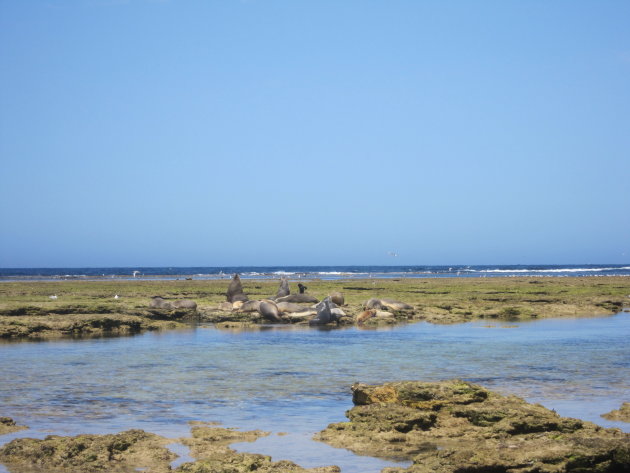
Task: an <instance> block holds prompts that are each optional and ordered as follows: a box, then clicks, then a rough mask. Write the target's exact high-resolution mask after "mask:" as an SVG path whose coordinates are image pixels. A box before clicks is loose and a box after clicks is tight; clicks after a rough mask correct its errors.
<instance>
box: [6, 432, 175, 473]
mask: <svg viewBox="0 0 630 473" xmlns="http://www.w3.org/2000/svg"><path fill="white" fill-rule="evenodd" d="M166 443H167V441H166V439H164V438H163V437H159V436H157V435H154V434H150V433H147V432H144V431H143V430H128V431H126V432H121V433H119V434H108V435H78V436H76V437H60V436H57V435H49V436H48V437H46V438H45V439H43V440H39V439H32V438H20V439H15V440H13V441H11V442H9V443H8V444H6V445H5V446H3V447H2V448H0V461H1V462H2V463H5V464H6V465H7V466H9V470H10V471H12V472H13V471H16V472H22V471H32V470H36V471H47V472H82V473H84V472H85V473H88V472H128V471H133V470H134V467H142V468H145V469H146V470H147V471H152V472H156V473H157V472H163V471H168V469H169V468H168V465H169V463H170V462H171V461H173V460H174V459H175V458H176V455H175V454H174V453H172V452H171V451H169V450H168V449H167V448H166V447H165V444H166Z"/></svg>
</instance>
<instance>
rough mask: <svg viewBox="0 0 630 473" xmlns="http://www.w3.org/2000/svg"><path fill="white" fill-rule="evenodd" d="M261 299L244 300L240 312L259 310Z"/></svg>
mask: <svg viewBox="0 0 630 473" xmlns="http://www.w3.org/2000/svg"><path fill="white" fill-rule="evenodd" d="M259 306H260V301H247V302H243V305H242V306H241V307H239V309H238V310H239V312H258V307H259Z"/></svg>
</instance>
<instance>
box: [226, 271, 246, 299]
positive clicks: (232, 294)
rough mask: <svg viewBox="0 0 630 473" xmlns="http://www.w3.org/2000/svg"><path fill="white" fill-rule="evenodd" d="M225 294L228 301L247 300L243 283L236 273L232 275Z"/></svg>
mask: <svg viewBox="0 0 630 473" xmlns="http://www.w3.org/2000/svg"><path fill="white" fill-rule="evenodd" d="M225 296H226V297H227V301H228V302H236V301H243V302H245V301H246V300H247V295H246V294H245V293H244V292H243V284H241V277H240V276H239V275H238V273H237V274H235V275H234V277H232V280H231V281H230V285H229V286H228V289H227V292H226V294H225Z"/></svg>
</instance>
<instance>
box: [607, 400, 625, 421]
mask: <svg viewBox="0 0 630 473" xmlns="http://www.w3.org/2000/svg"><path fill="white" fill-rule="evenodd" d="M602 417H603V418H604V419H608V420H620V421H622V422H630V402H624V403H623V404H622V405H621V407H620V408H619V409H615V410H613V411H610V412H608V413H607V414H602Z"/></svg>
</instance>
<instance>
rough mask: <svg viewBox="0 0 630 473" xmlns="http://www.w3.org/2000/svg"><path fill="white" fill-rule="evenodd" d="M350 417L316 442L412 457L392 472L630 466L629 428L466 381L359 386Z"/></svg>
mask: <svg viewBox="0 0 630 473" xmlns="http://www.w3.org/2000/svg"><path fill="white" fill-rule="evenodd" d="M352 391H353V402H354V404H355V407H353V408H352V409H350V410H349V411H348V412H347V413H346V416H347V417H348V419H349V422H341V423H338V424H331V425H329V426H328V427H327V428H326V429H325V430H323V431H322V432H320V433H319V434H318V435H317V436H316V439H317V440H321V441H324V442H326V443H329V444H330V445H332V446H334V447H343V448H348V449H350V450H352V451H353V452H356V453H358V454H362V455H375V456H380V457H384V458H396V459H400V458H407V459H413V464H412V465H411V466H410V467H408V468H386V469H385V470H383V471H384V472H388V473H401V472H411V473H429V472H431V473H464V472H465V473H474V472H491V473H534V472H536V473H547V472H548V473H552V472H554V473H559V472H575V473H577V472H584V473H585V472H599V473H605V472H607V473H612V472H626V471H630V434H625V433H622V432H621V431H619V430H617V429H604V428H601V427H599V426H596V425H595V424H592V423H590V422H583V421H580V420H578V419H571V418H565V417H560V416H559V415H558V414H556V413H555V412H554V411H551V410H549V409H546V408H545V407H543V406H541V405H539V404H529V403H527V402H526V401H524V400H523V399H521V398H518V397H516V396H503V395H500V394H497V393H494V392H492V391H489V390H487V389H485V388H483V387H481V386H478V385H475V384H472V383H468V382H465V381H460V380H451V381H444V382H439V383H424V382H415V381H405V382H397V383H385V384H382V385H379V386H370V385H366V384H360V383H358V384H355V385H353V386H352Z"/></svg>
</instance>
